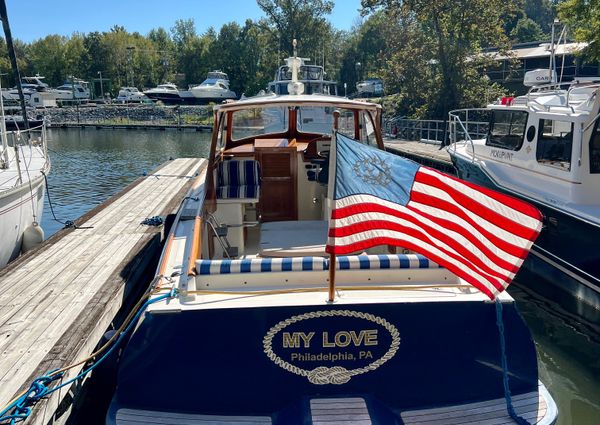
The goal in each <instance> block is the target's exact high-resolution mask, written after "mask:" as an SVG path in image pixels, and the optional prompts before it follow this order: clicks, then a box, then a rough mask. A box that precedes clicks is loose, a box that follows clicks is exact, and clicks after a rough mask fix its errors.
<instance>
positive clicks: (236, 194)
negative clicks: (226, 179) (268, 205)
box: [217, 185, 260, 199]
mask: <svg viewBox="0 0 600 425" xmlns="http://www.w3.org/2000/svg"><path fill="white" fill-rule="evenodd" d="M259 190H260V187H259V186H250V185H243V186H219V187H217V198H219V199H231V198H258V196H259Z"/></svg>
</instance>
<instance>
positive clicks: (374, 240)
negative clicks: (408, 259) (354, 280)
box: [327, 229, 507, 297]
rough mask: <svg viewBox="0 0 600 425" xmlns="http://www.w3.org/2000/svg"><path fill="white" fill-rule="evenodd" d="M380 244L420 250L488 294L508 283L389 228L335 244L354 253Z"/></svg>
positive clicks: (371, 231) (343, 251)
mask: <svg viewBox="0 0 600 425" xmlns="http://www.w3.org/2000/svg"><path fill="white" fill-rule="evenodd" d="M379 245H395V246H403V247H404V248H406V249H410V250H413V251H415V252H419V253H421V254H423V255H424V256H426V257H427V258H429V259H430V260H431V261H434V262H436V263H438V264H443V265H444V267H445V268H447V269H448V270H450V271H451V272H452V273H454V274H456V275H457V276H459V277H460V278H461V279H463V280H464V281H465V282H467V283H469V284H471V285H473V286H475V287H476V288H478V289H479V290H481V291H482V292H484V293H485V294H486V295H488V296H490V297H491V295H492V294H497V293H499V292H500V291H502V290H503V289H504V288H506V286H507V285H498V286H496V285H494V284H493V283H492V282H490V281H488V280H487V279H486V278H484V277H483V276H481V275H479V274H478V273H477V272H475V271H474V270H473V269H472V268H471V267H470V265H469V264H465V263H463V262H461V261H457V260H456V259H455V258H453V257H452V256H450V255H448V254H446V253H444V252H443V251H441V250H439V249H438V248H437V247H435V246H432V245H430V244H428V243H426V242H424V241H422V240H420V239H418V238H413V237H411V236H407V235H405V234H396V233H394V232H389V231H387V230H380V229H377V230H370V231H368V232H363V233H362V234H360V235H359V238H357V241H356V242H353V243H352V244H348V245H345V244H344V243H343V241H342V243H340V244H337V245H336V246H335V249H336V254H342V255H344V254H352V253H354V252H358V251H363V250H365V249H368V248H371V247H374V246H379ZM327 252H331V247H330V246H327Z"/></svg>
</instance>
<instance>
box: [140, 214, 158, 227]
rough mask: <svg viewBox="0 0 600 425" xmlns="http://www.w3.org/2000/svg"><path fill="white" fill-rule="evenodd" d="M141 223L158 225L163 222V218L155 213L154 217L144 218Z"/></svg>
mask: <svg viewBox="0 0 600 425" xmlns="http://www.w3.org/2000/svg"><path fill="white" fill-rule="evenodd" d="M141 224H144V225H146V226H160V225H161V224H163V218H162V217H161V216H159V215H155V216H154V217H149V218H145V219H144V221H142V223H141Z"/></svg>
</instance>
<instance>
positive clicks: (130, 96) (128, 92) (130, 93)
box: [115, 87, 149, 103]
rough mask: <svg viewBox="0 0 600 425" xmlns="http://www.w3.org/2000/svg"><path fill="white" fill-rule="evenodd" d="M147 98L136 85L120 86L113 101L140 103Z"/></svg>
mask: <svg viewBox="0 0 600 425" xmlns="http://www.w3.org/2000/svg"><path fill="white" fill-rule="evenodd" d="M148 100H149V98H148V96H146V95H145V94H144V93H142V92H141V91H139V90H138V88H137V87H121V89H120V90H119V94H118V95H117V97H116V99H115V101H116V102H119V103H141V102H146V101H148Z"/></svg>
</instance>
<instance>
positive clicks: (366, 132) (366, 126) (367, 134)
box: [360, 112, 377, 146]
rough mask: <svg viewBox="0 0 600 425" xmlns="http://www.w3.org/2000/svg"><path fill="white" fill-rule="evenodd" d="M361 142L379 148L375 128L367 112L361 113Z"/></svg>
mask: <svg viewBox="0 0 600 425" xmlns="http://www.w3.org/2000/svg"><path fill="white" fill-rule="evenodd" d="M360 140H361V142H363V143H365V144H367V145H370V146H377V139H376V138H375V126H374V125H373V121H371V117H369V115H368V114H367V113H366V112H361V113H360Z"/></svg>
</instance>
